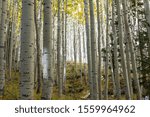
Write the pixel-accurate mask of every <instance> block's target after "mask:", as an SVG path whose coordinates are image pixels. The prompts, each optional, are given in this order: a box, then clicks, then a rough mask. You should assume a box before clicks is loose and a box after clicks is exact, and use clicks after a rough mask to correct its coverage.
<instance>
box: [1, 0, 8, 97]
mask: <svg viewBox="0 0 150 117" xmlns="http://www.w3.org/2000/svg"><path fill="white" fill-rule="evenodd" d="M0 18H1V25H0V97H1V96H3V93H4V85H5V60H4V49H5V44H4V43H5V37H6V18H7V1H6V0H2V13H1V17H0Z"/></svg>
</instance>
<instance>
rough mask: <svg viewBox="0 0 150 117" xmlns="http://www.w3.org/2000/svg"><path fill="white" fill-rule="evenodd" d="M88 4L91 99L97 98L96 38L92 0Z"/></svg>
mask: <svg viewBox="0 0 150 117" xmlns="http://www.w3.org/2000/svg"><path fill="white" fill-rule="evenodd" d="M89 6H90V24H91V25H90V26H91V27H90V28H91V56H92V57H91V59H92V80H93V99H95V100H96V99H97V97H98V95H97V93H98V92H97V70H96V64H97V60H96V38H95V17H94V5H93V0H89Z"/></svg>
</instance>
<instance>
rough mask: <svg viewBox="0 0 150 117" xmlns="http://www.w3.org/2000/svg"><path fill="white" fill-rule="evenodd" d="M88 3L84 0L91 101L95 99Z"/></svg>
mask: <svg viewBox="0 0 150 117" xmlns="http://www.w3.org/2000/svg"><path fill="white" fill-rule="evenodd" d="M88 10H89V7H88V1H87V0H84V14H85V23H86V25H85V29H86V39H87V41H86V42H87V43H86V45H87V60H88V80H89V86H90V99H93V80H92V63H91V39H90V25H89V16H88Z"/></svg>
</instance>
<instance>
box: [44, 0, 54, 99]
mask: <svg viewBox="0 0 150 117" xmlns="http://www.w3.org/2000/svg"><path fill="white" fill-rule="evenodd" d="M43 65H44V66H43V67H44V68H43V89H42V99H51V97H52V88H53V75H52V71H53V68H52V0H44V26H43Z"/></svg>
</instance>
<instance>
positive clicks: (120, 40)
mask: <svg viewBox="0 0 150 117" xmlns="http://www.w3.org/2000/svg"><path fill="white" fill-rule="evenodd" d="M116 6H117V7H116V8H117V14H118V23H119V24H118V25H119V45H120V54H121V65H122V70H123V77H124V79H125V83H126V93H127V99H129V100H130V99H131V94H130V87H129V79H128V72H127V65H126V59H125V51H124V44H123V24H122V15H121V2H120V0H116Z"/></svg>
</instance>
